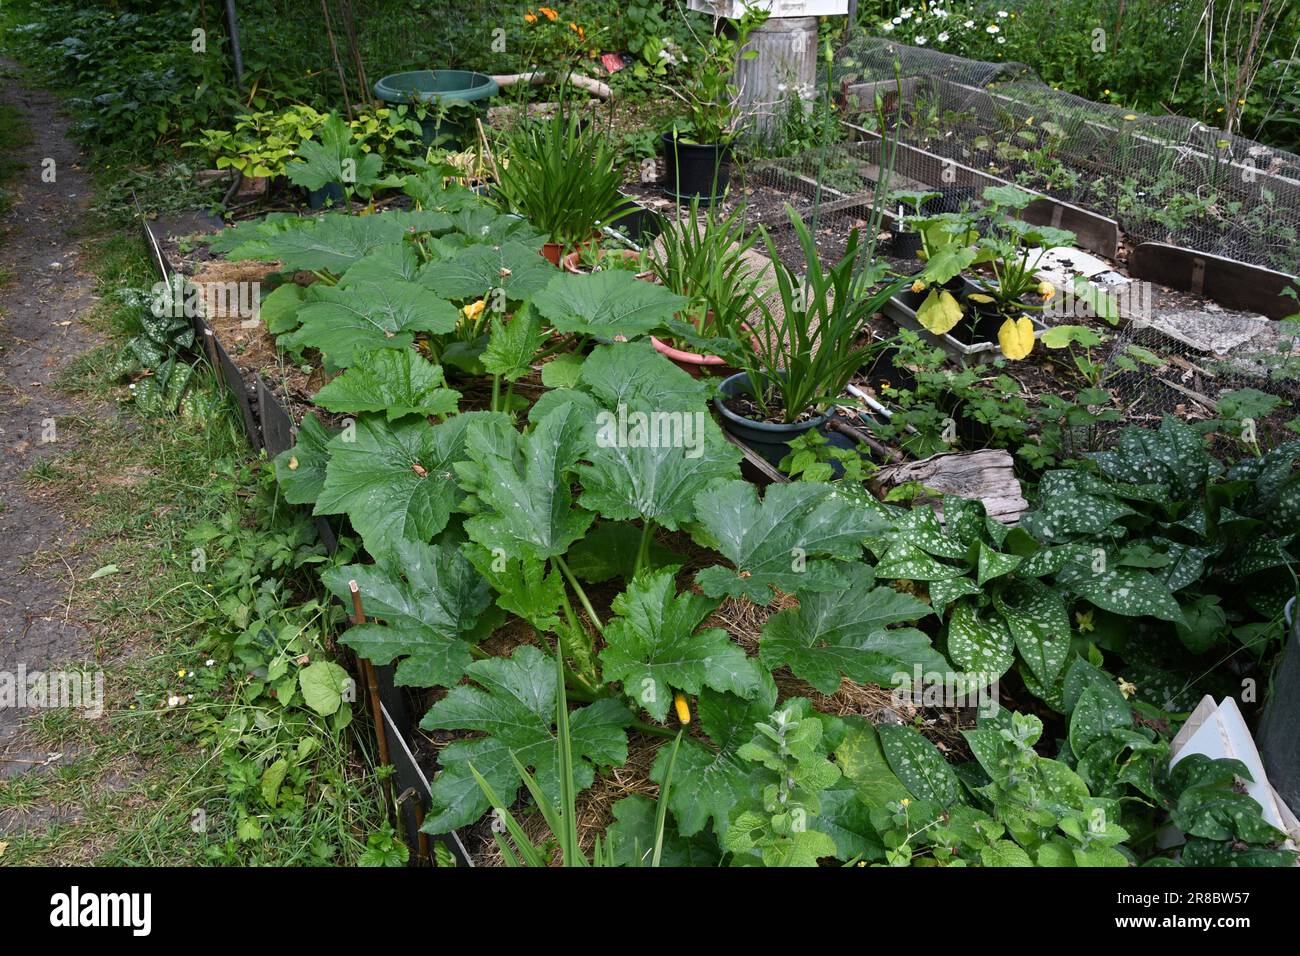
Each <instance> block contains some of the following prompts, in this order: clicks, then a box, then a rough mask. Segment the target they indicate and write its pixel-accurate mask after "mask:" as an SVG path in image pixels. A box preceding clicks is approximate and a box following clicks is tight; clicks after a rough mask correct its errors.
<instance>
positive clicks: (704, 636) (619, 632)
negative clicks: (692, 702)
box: [600, 571, 762, 721]
mask: <svg viewBox="0 0 1300 956" xmlns="http://www.w3.org/2000/svg"><path fill="white" fill-rule="evenodd" d="M717 606H718V602H717V601H710V600H708V599H707V598H703V597H700V596H699V595H698V594H692V593H691V592H689V591H687V592H683V593H681V594H678V593H677V586H676V583H675V579H674V575H673V574H672V572H671V571H661V572H658V573H655V574H649V575H641V576H639V577H637V578H636V579H635V580H634V581H633V582H632V584H631V585H630V586H629V587H628V589H627V590H626V591H624V592H623V593H622V594H620V595H619V596H618V597H616V598H615V599H614V605H613V609H614V614H615V616H614V617H613V618H611V619H610V620H609V621H608V622H607V623H606V624H605V645H606V646H605V649H604V650H603V651H601V654H600V662H601V667H602V674H603V676H604V678H605V680H607V681H610V680H615V681H619V682H621V683H622V685H623V693H624V694H626V695H627V696H628V698H629V699H630V700H632V701H633V702H635V703H636V704H637V705H638V706H640V707H642V708H644V709H645V711H646V713H648V714H649V715H650V716H651V717H653V718H654V719H655V720H658V721H662V720H664V719H665V718H666V717H667V716H668V706H669V704H670V703H671V701H672V697H673V691H674V690H682V691H685V692H686V693H688V694H692V695H694V694H698V693H699V692H700V690H701V688H703V687H711V688H713V689H714V690H718V691H726V692H728V693H732V694H735V695H737V696H738V697H746V698H747V697H752V696H754V695H755V694H757V693H758V692H759V691H760V689H761V686H762V679H761V676H760V672H759V669H758V666H757V665H756V664H755V663H754V661H752V660H751V659H750V658H749V657H747V656H746V654H745V652H744V650H742V649H741V647H740V646H739V645H738V644H736V643H735V642H733V641H732V640H731V636H730V635H729V634H728V633H727V632H726V631H725V630H723V629H722V628H720V627H711V628H707V629H705V630H703V631H698V632H697V631H696V628H698V627H699V626H700V623H701V622H702V621H703V620H704V619H705V618H706V617H708V616H709V615H710V614H711V613H713V611H714V609H715V608H716V607H717Z"/></svg>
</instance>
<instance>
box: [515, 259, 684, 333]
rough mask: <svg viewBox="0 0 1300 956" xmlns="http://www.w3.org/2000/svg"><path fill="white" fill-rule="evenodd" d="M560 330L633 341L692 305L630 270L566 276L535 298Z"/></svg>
mask: <svg viewBox="0 0 1300 956" xmlns="http://www.w3.org/2000/svg"><path fill="white" fill-rule="evenodd" d="M532 302H533V307H534V308H536V309H537V311H538V312H540V313H541V315H542V317H543V318H545V319H548V320H549V321H550V323H551V325H552V326H554V327H555V330H556V331H557V332H563V333H570V332H572V333H577V334H580V335H590V336H601V337H604V338H611V339H612V338H619V337H622V338H624V339H633V338H636V337H637V336H639V335H644V334H646V333H647V332H649V331H651V330H652V329H655V328H656V327H658V326H659V325H660V324H662V323H663V322H664V321H665V320H666V319H669V318H671V317H672V316H673V314H674V313H676V312H680V311H681V310H682V309H684V308H686V306H687V305H688V304H689V303H688V300H687V299H685V298H684V297H682V296H680V295H674V294H673V293H671V292H669V291H668V290H667V289H665V288H664V287H663V286H661V285H655V284H654V283H652V282H643V281H641V280H640V279H637V278H636V276H634V275H632V273H630V272H628V271H627V270H626V269H606V270H605V271H603V272H595V273H592V274H590V275H575V274H573V273H570V272H562V273H560V274H559V275H557V276H555V277H554V278H553V279H551V281H550V284H549V285H547V286H546V288H545V289H543V290H542V291H541V292H538V293H537V294H536V295H534V296H533V298H532Z"/></svg>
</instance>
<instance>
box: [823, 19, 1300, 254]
mask: <svg viewBox="0 0 1300 956" xmlns="http://www.w3.org/2000/svg"><path fill="white" fill-rule="evenodd" d="M832 83H833V87H834V92H835V93H836V94H837V95H838V96H840V97H841V98H842V99H843V101H844V105H845V108H846V112H847V114H848V116H849V118H850V119H852V120H853V121H855V122H859V123H861V124H862V125H864V126H867V127H868V128H874V126H875V125H876V117H877V115H884V116H886V117H888V118H889V119H888V122H889V124H890V125H891V127H892V130H891V131H892V132H893V133H894V134H896V135H897V136H898V137H899V139H900V141H901V142H902V143H905V144H906V145H908V146H911V147H915V148H916V149H917V150H923V151H925V153H928V154H932V155H933V156H935V157H939V160H940V162H941V163H942V162H943V161H947V162H950V163H953V164H960V166H964V167H968V168H970V169H974V170H977V171H980V172H986V173H989V174H991V175H993V176H997V177H999V178H1001V179H1005V180H1008V181H1010V182H1013V183H1016V184H1018V185H1021V186H1024V187H1026V188H1028V189H1031V190H1036V191H1038V192H1042V193H1045V194H1047V195H1049V196H1052V197H1054V198H1056V199H1059V200H1063V201H1065V202H1069V203H1073V204H1075V205H1078V206H1081V207H1084V208H1086V209H1089V210H1092V211H1093V212H1096V213H1099V214H1101V215H1105V216H1109V217H1111V218H1114V219H1115V220H1116V221H1117V222H1118V223H1119V225H1120V228H1121V229H1122V230H1123V231H1124V232H1125V233H1126V234H1127V236H1128V237H1129V238H1130V240H1131V241H1133V242H1142V241H1158V242H1168V243H1172V244H1175V245H1178V246H1183V247H1185V248H1189V249H1194V250H1197V251H1200V252H1206V253H1210V254H1214V255H1221V256H1227V257H1230V258H1234V259H1239V260H1241V261H1244V262H1249V263H1252V264H1256V265H1262V266H1266V267H1268V268H1271V269H1276V270H1279V271H1281V272H1285V273H1288V274H1295V273H1296V272H1297V271H1300V156H1296V155H1295V154H1293V153H1289V152H1286V151H1284V150H1280V149H1275V148H1273V147H1269V146H1265V145H1263V144H1260V143H1257V142H1255V141H1253V140H1249V139H1245V138H1243V137H1240V136H1235V135H1231V134H1228V133H1224V132H1223V131H1221V130H1218V129H1214V128H1212V127H1209V126H1206V125H1205V124H1203V123H1198V122H1195V121H1192V120H1188V119H1183V118H1180V117H1153V116H1146V115H1142V114H1137V113H1133V112H1129V111H1127V110H1124V109H1122V108H1119V107H1114V106H1108V105H1103V104H1099V103H1094V102H1091V101H1089V100H1085V99H1082V98H1081V97H1078V96H1074V95H1072V94H1069V93H1064V92H1061V91H1060V90H1055V89H1052V88H1051V87H1050V86H1047V85H1046V84H1044V83H1043V82H1041V81H1040V80H1039V79H1038V77H1037V76H1036V75H1035V74H1034V72H1033V71H1032V70H1031V69H1030V68H1029V67H1027V66H1024V65H1022V64H1016V63H983V62H979V61H975V60H967V59H963V58H961V57H957V56H952V55H950V54H945V53H941V52H938V51H936V50H932V49H925V48H920V47H911V46H906V45H904V44H900V43H894V42H890V41H888V40H885V39H882V38H879V37H860V38H858V39H855V40H853V41H852V42H850V43H849V44H848V45H847V46H845V47H844V48H843V49H841V50H840V51H839V52H838V54H837V55H836V59H835V64H834V69H833V75H832ZM933 163H934V161H933V160H929V159H927V158H926V157H924V156H921V155H918V154H916V153H913V152H911V151H908V152H905V153H903V154H900V156H899V158H898V163H897V165H896V171H897V172H898V173H899V174H901V175H902V176H904V177H912V178H915V179H919V180H922V181H925V180H926V179H927V178H929V179H931V180H933V178H934V165H933ZM958 181H960V179H959V180H958ZM930 185H932V186H937V185H941V184H940V183H937V182H933V181H932V182H930Z"/></svg>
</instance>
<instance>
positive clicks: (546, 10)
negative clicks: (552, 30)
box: [537, 7, 560, 23]
mask: <svg viewBox="0 0 1300 956" xmlns="http://www.w3.org/2000/svg"><path fill="white" fill-rule="evenodd" d="M537 10H538V12H540V13H541V14H542V15H543V16H544V17H546V19H548V20H550V21H551V22H552V23H554V22H555V21H556V20H558V19H559V18H560V15H559V14H558V13H556V12H555V11H554V10H552V9H551V8H550V7H538V8H537Z"/></svg>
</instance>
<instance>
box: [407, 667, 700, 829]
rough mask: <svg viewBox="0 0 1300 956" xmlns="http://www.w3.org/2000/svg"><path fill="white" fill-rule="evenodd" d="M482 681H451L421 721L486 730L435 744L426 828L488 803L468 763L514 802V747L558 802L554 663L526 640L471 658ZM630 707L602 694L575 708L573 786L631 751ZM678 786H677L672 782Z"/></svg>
mask: <svg viewBox="0 0 1300 956" xmlns="http://www.w3.org/2000/svg"><path fill="white" fill-rule="evenodd" d="M467 670H468V672H469V676H470V679H471V680H473V681H474V683H475V684H477V685H478V686H476V687H471V686H466V685H460V686H457V687H453V688H452V689H451V690H450V691H449V692H448V693H447V696H446V697H444V698H443V699H442V700H440V701H438V702H437V703H436V704H434V705H433V708H432V709H431V710H430V711H429V713H428V714H427V715H425V718H424V719H423V720H422V721H421V722H420V726H421V727H422V728H423V729H425V730H453V731H479V732H481V733H483V734H486V735H487V736H483V737H477V738H474V739H470V740H458V741H456V742H455V743H452V744H448V745H447V746H446V747H444V748H443V749H442V750H440V751H439V752H438V762H439V763H440V764H441V765H442V771H441V772H440V773H439V774H438V776H437V777H435V778H434V781H433V785H432V787H431V788H430V793H431V795H432V797H433V809H432V812H431V813H430V815H429V817H428V818H427V819H426V820H425V823H424V831H425V832H426V833H446V832H448V831H449V830H453V829H455V828H456V827H461V826H466V825H468V824H470V823H473V822H474V821H475V820H477V819H478V818H479V817H481V816H482V815H483V814H484V812H486V811H487V809H488V807H489V806H490V804H489V801H488V798H487V797H486V796H485V795H484V793H483V791H482V789H481V788H480V787H479V785H478V783H477V782H476V781H475V779H474V775H473V774H472V773H471V772H470V766H471V764H472V765H473V767H474V769H475V770H476V771H478V773H479V774H481V775H482V776H483V778H484V779H485V780H486V781H487V782H488V783H489V784H490V785H491V787H492V789H494V790H495V791H496V792H497V793H498V794H499V795H501V797H502V798H503V799H505V800H507V801H510V802H513V801H514V799H515V795H516V794H517V793H518V792H519V788H520V786H521V785H522V783H523V780H522V778H521V777H520V776H519V771H518V769H517V768H516V766H515V763H514V760H512V759H511V755H512V754H513V755H514V758H515V759H517V760H518V761H519V763H520V764H522V765H523V766H524V767H526V768H531V770H532V772H533V775H534V776H535V778H536V779H537V783H538V784H539V785H540V786H541V788H542V790H543V792H544V793H545V794H546V795H547V797H548V798H549V799H550V800H551V801H553V802H556V803H558V802H559V800H560V781H559V776H558V773H557V754H558V747H557V741H556V736H555V730H554V722H555V699H556V694H557V689H556V682H555V681H556V677H555V665H554V663H553V662H552V661H551V660H549V659H548V658H547V657H546V656H545V655H543V654H542V652H541V651H539V650H538V649H537V648H535V647H532V646H531V645H527V644H525V645H522V646H521V647H519V648H517V649H516V650H515V652H514V654H512V655H511V656H510V657H508V658H503V657H492V658H488V659H486V660H481V661H474V662H473V663H472V664H470V665H469V667H468V668H467ZM631 721H632V715H631V714H630V713H629V712H628V710H627V708H626V707H624V706H623V705H622V704H620V703H619V702H618V701H616V700H612V699H610V698H605V699H603V700H598V701H596V703H594V704H591V705H589V706H587V707H580V708H578V709H577V710H574V711H573V712H572V713H571V714H570V718H569V740H570V747H571V748H572V752H573V770H574V773H573V777H574V784H575V787H576V790H577V791H578V792H581V791H583V790H586V789H587V788H588V787H590V786H591V784H592V782H593V780H594V779H595V775H596V768H597V767H608V766H619V765H621V764H622V763H623V761H625V760H626V759H627V733H626V731H625V730H624V728H625V727H626V726H627V725H628V724H629V723H631ZM673 789H674V790H676V786H674V788H673Z"/></svg>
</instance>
